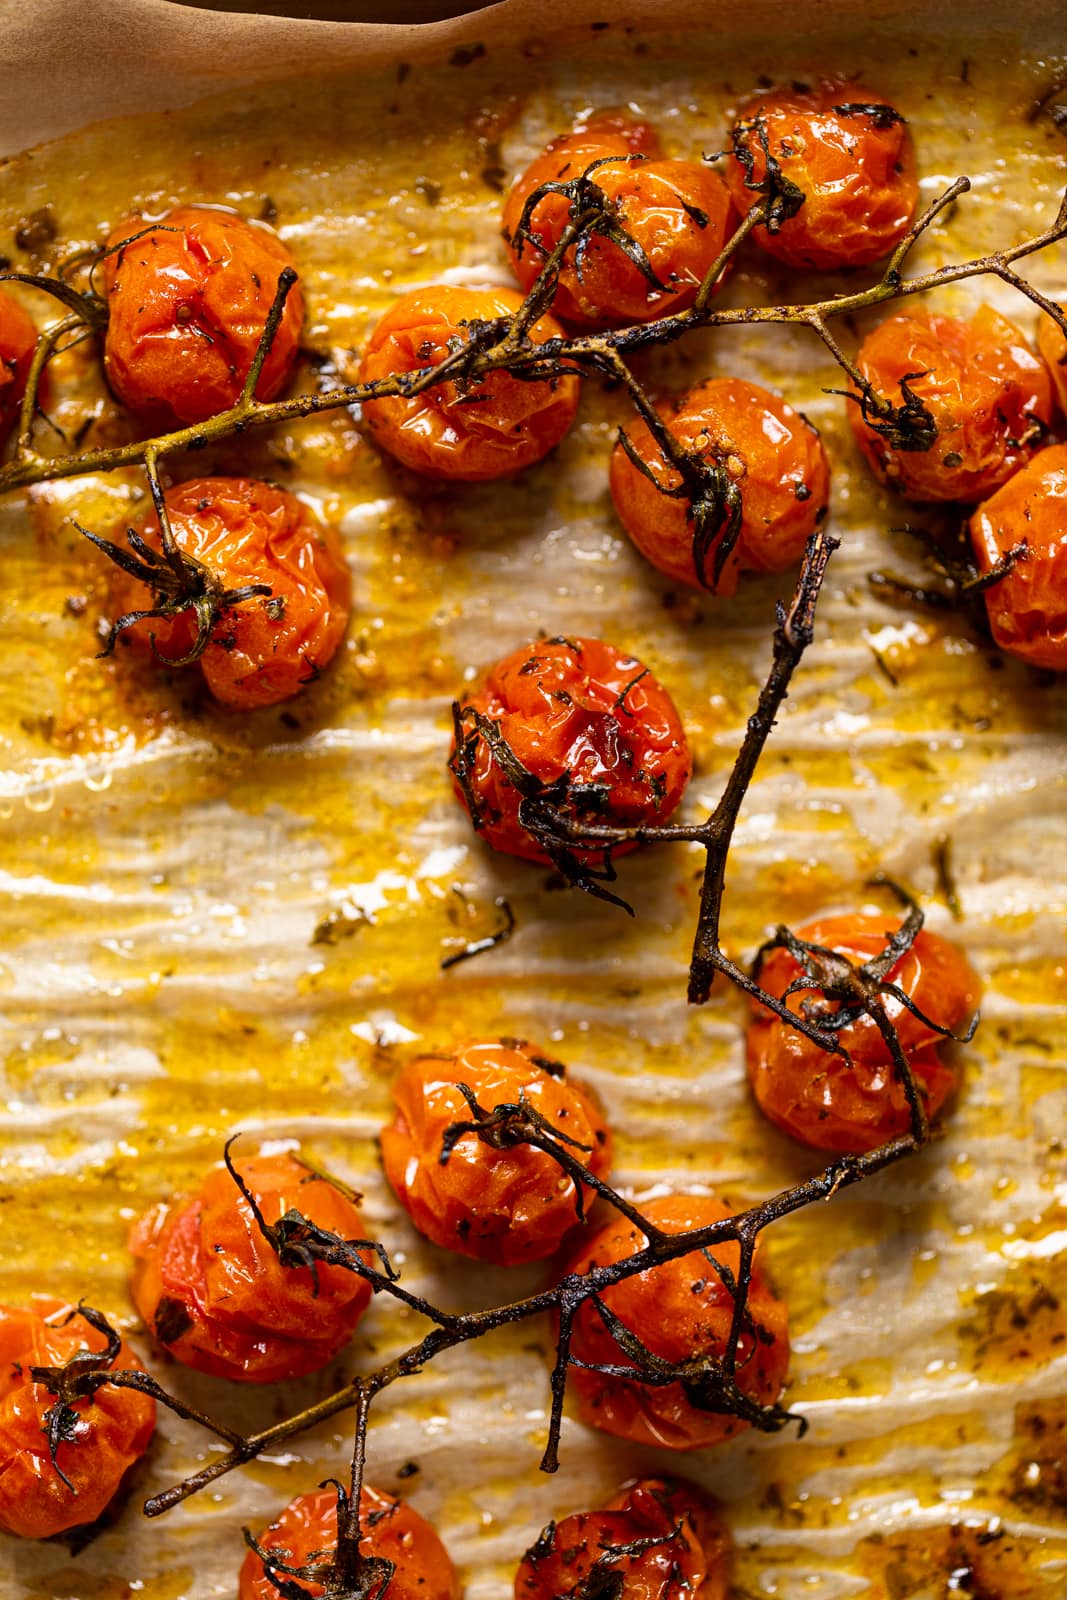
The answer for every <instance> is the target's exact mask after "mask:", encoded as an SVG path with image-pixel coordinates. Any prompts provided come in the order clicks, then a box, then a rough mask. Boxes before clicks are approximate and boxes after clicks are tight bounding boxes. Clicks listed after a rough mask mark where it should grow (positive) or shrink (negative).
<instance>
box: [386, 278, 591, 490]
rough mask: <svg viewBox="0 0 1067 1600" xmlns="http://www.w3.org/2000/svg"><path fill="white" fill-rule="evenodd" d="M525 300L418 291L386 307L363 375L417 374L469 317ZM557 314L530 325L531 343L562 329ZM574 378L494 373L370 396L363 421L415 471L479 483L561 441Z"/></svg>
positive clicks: (573, 402) (462, 330)
mask: <svg viewBox="0 0 1067 1600" xmlns="http://www.w3.org/2000/svg"><path fill="white" fill-rule="evenodd" d="M521 304H522V301H521V299H520V297H519V296H518V295H517V294H516V293H515V291H514V290H513V289H452V288H448V287H445V286H438V287H437V288H434V289H416V290H415V291H414V292H413V293H412V294H406V295H404V297H403V298H402V299H401V300H398V301H397V302H396V304H395V305H394V306H393V307H392V308H391V309H390V310H389V311H387V312H386V314H385V316H384V317H383V318H382V320H381V322H379V324H378V326H377V327H376V328H375V330H374V332H373V334H372V335H371V338H370V343H369V344H368V345H367V350H366V354H365V355H364V357H363V365H362V368H361V369H360V382H361V383H372V382H374V380H375V379H377V378H387V377H389V376H390V374H392V373H394V372H414V371H416V370H417V369H418V368H420V367H432V366H436V365H437V363H438V362H439V361H443V360H444V358H445V356H447V355H448V354H449V352H450V350H451V349H452V348H453V342H454V341H455V340H456V339H460V340H462V341H464V342H466V340H467V338H468V337H469V335H468V331H467V330H468V325H469V324H470V323H472V322H478V321H485V322H488V321H491V320H492V319H494V318H496V317H510V316H513V315H514V314H515V312H516V311H517V310H518V309H519V307H520V305H521ZM562 334H563V329H562V328H561V327H560V325H559V323H558V322H557V321H556V319H555V317H550V316H544V317H541V318H540V319H539V320H538V321H537V322H535V323H534V325H533V327H532V328H531V329H530V336H531V338H532V339H533V340H534V341H535V343H539V344H543V343H544V341H545V340H546V339H557V338H560V337H562ZM578 391H579V381H578V379H577V378H575V377H564V378H553V379H545V380H544V381H543V382H536V383H534V382H528V381H527V380H526V379H524V378H516V377H512V375H511V374H510V373H509V372H504V371H500V372H491V373H489V374H488V375H487V376H486V377H484V378H482V379H480V380H479V381H477V382H475V383H472V384H470V385H469V386H463V387H459V388H457V386H456V384H455V383H452V382H451V381H448V382H445V383H441V384H437V385H436V386H435V387H434V388H432V389H427V390H426V391H425V392H424V393H423V394H420V395H415V396H413V397H412V398H411V399H405V398H403V397H401V396H394V397H392V398H386V399H383V400H367V401H365V402H364V404H363V419H364V421H365V422H366V424H367V427H368V428H369V429H370V431H371V433H372V434H373V436H374V439H375V441H376V443H377V444H378V445H380V446H381V448H382V449H383V450H386V451H388V453H389V454H390V455H391V456H395V457H396V459H397V460H398V461H402V462H403V464H404V466H406V467H410V468H411V470H412V471H413V472H422V473H425V474H426V475H427V476H428V477H431V478H450V479H453V480H455V481H457V482H464V483H479V482H483V481H484V480H486V479H489V478H506V477H509V476H510V475H511V474H512V473H515V472H521V471H522V469H523V468H524V467H529V466H532V465H533V463H534V462H535V461H540V460H541V459H542V457H543V456H547V455H548V453H549V451H550V450H554V449H555V447H556V445H558V444H559V442H560V440H561V439H562V438H563V436H564V434H565V433H566V432H567V430H568V428H569V427H570V425H571V423H572V422H573V421H574V417H575V413H576V412H577V410H578Z"/></svg>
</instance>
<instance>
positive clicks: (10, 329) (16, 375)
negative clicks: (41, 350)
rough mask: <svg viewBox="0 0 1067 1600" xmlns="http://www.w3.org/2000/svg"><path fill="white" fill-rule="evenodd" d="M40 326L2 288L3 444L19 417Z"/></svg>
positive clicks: (0, 382)
mask: <svg viewBox="0 0 1067 1600" xmlns="http://www.w3.org/2000/svg"><path fill="white" fill-rule="evenodd" d="M36 347H37V329H36V328H35V327H34V325H33V323H32V322H31V321H30V318H29V316H28V315H27V314H26V312H25V311H23V309H22V307H21V306H20V305H19V303H18V301H17V300H14V299H12V297H11V295H9V294H7V293H6V292H5V291H4V290H3V289H0V446H2V445H3V443H4V440H5V439H6V438H7V436H8V434H9V433H10V432H11V430H12V428H13V427H14V426H15V423H16V422H17V421H18V415H19V407H20V406H21V405H22V397H23V395H24V394H25V393H26V379H27V376H28V375H29V370H30V363H31V361H32V360H33V352H34V350H35V349H36Z"/></svg>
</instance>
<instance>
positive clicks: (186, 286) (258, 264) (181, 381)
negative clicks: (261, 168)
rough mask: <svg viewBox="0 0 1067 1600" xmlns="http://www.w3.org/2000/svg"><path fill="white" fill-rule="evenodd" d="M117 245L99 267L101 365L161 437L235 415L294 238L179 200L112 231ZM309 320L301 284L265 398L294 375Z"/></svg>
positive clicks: (273, 352) (288, 309) (270, 364)
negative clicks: (159, 213) (162, 212)
mask: <svg viewBox="0 0 1067 1600" xmlns="http://www.w3.org/2000/svg"><path fill="white" fill-rule="evenodd" d="M146 229H147V230H148V231H145V230H146ZM137 234H141V235H142V237H140V238H136V237H135V235H137ZM127 239H128V240H130V243H129V244H124V243H123V241H124V240H127ZM117 246H121V248H116V247H117ZM108 249H109V250H110V251H112V252H113V253H112V254H110V255H107V256H105V258H104V260H103V263H102V265H101V277H102V280H103V287H104V293H105V296H106V298H107V307H108V324H107V331H106V333H105V335H104V369H105V371H106V373H107V379H108V382H109V384H110V385H111V388H112V391H113V392H114V394H115V396H116V398H117V399H119V400H121V402H122V404H123V405H124V406H126V407H127V409H128V410H129V411H131V412H132V413H133V414H134V416H135V417H136V418H137V419H138V421H139V422H141V423H142V424H144V426H145V427H147V428H149V429H151V430H152V431H153V432H165V431H167V430H169V429H172V428H182V427H188V426H192V425H193V424H195V423H198V422H205V421H206V420H207V419H208V417H211V416H214V415H215V413H216V412H219V411H226V410H228V409H229V408H230V407H231V406H232V405H234V404H235V403H236V401H237V399H238V397H239V396H240V393H241V388H242V386H243V384H244V381H245V379H246V378H247V376H248V373H249V370H250V368H251V365H252V358H253V356H254V355H255V353H256V349H257V347H258V345H259V341H260V338H261V336H262V334H263V329H264V326H265V324H266V321H267V314H268V312H269V311H270V308H271V304H272V302H273V300H274V296H275V293H276V291H277V288H278V278H279V275H280V274H281V272H282V271H283V270H284V268H286V267H292V266H293V265H294V263H293V259H292V257H291V256H290V254H289V251H288V250H287V249H286V247H285V245H284V244H282V242H281V240H280V239H279V238H278V236H277V235H276V234H274V233H271V232H270V231H269V229H267V228H264V227H260V226H256V225H254V224H252V223H251V222H246V221H245V219H244V218H243V217H239V216H237V215H236V213H233V212H229V211H221V210H215V209H214V208H212V207H209V206H179V207H178V208H177V210H175V211H171V212H168V214H167V215H166V216H165V217H164V218H163V219H162V220H161V222H160V223H159V224H158V225H156V226H154V227H153V226H150V225H149V224H146V223H145V222H144V221H143V220H142V219H141V218H140V217H130V218H129V219H128V220H127V221H125V222H123V223H122V224H121V225H120V226H119V227H118V228H116V229H114V231H113V232H112V234H111V237H110V238H109V240H108ZM303 320H304V297H303V294H302V293H301V289H300V285H299V283H295V284H294V285H293V287H292V289H290V291H289V296H288V299H287V300H286V302H285V310H284V312H283V314H282V319H281V322H280V324H279V326H278V331H277V333H276V334H275V336H274V342H273V344H272V345H271V348H270V350H269V352H268V354H267V358H266V360H265V361H264V363H263V371H262V373H261V374H260V378H259V382H258V383H257V385H256V399H257V400H273V399H274V398H275V397H276V396H277V395H278V394H279V393H280V391H281V390H282V388H283V387H284V386H285V384H286V382H287V381H288V379H289V377H290V375H291V373H292V371H293V368H294V367H295V365H296V361H297V357H298V355H299V345H300V329H301V325H302V323H303Z"/></svg>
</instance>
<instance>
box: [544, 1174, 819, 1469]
mask: <svg viewBox="0 0 1067 1600" xmlns="http://www.w3.org/2000/svg"><path fill="white" fill-rule="evenodd" d="M641 1209H642V1215H643V1216H645V1217H647V1219H648V1221H649V1222H651V1223H653V1224H654V1225H655V1226H658V1227H659V1228H661V1229H662V1230H663V1231H664V1232H665V1233H685V1232H688V1231H689V1230H690V1229H692V1228H702V1227H705V1226H707V1225H708V1224H709V1223H712V1222H718V1221H720V1220H721V1219H722V1218H724V1217H728V1216H730V1215H731V1212H730V1209H729V1207H728V1206H725V1205H723V1203H722V1201H721V1200H716V1199H713V1198H711V1197H709V1196H706V1195H670V1196H667V1197H666V1198H664V1199H660V1200H651V1201H649V1202H648V1203H647V1204H646V1205H644V1206H642V1208H641ZM645 1243H646V1239H645V1235H644V1234H643V1233H642V1232H641V1231H640V1229H638V1228H636V1227H635V1226H634V1224H633V1223H632V1222H628V1221H627V1220H626V1218H624V1217H619V1218H617V1219H616V1221H614V1222H611V1223H608V1224H607V1226H606V1227H604V1228H602V1229H601V1230H600V1232H599V1233H597V1234H596V1235H595V1236H594V1238H593V1239H591V1240H590V1241H589V1242H588V1243H587V1244H585V1245H583V1246H582V1248H581V1250H580V1251H579V1252H578V1254H577V1255H576V1256H575V1257H574V1258H573V1259H572V1260H571V1261H570V1262H569V1264H568V1268H567V1270H568V1271H569V1272H575V1273H584V1272H588V1270H589V1269H590V1267H594V1266H604V1265H607V1264H609V1263H611V1262H615V1261H621V1260H624V1259H625V1258H626V1257H627V1256H631V1255H634V1254H635V1253H636V1252H637V1251H638V1250H640V1249H642V1248H643V1247H644V1245H645ZM713 1254H714V1255H715V1257H716V1259H717V1260H718V1261H720V1262H722V1263H723V1265H724V1266H725V1267H726V1268H727V1269H728V1270H729V1272H731V1273H733V1274H735V1275H736V1272H737V1268H738V1250H737V1246H736V1245H735V1244H731V1243H726V1244H721V1245H719V1244H717V1245H715V1246H714V1249H713ZM757 1259H758V1256H757ZM601 1293H602V1298H603V1300H604V1301H605V1302H606V1304H607V1305H608V1307H609V1309H610V1310H611V1311H613V1312H614V1313H615V1315H616V1316H617V1317H618V1318H619V1320H620V1321H621V1322H622V1323H624V1324H625V1326H626V1327H628V1328H629V1329H630V1330H631V1331H632V1332H634V1333H636V1334H638V1335H639V1337H640V1338H641V1339H642V1340H643V1341H644V1343H645V1344H646V1345H647V1346H648V1348H649V1349H650V1350H651V1351H652V1352H653V1354H655V1355H658V1356H661V1357H662V1358H663V1359H664V1360H666V1361H674V1362H677V1361H687V1360H690V1359H692V1358H693V1357H694V1356H698V1355H702V1356H711V1357H718V1356H721V1355H722V1354H723V1352H724V1350H725V1348H726V1341H727V1338H728V1337H729V1331H730V1322H731V1318H732V1315H733V1296H732V1294H731V1293H730V1291H729V1290H728V1289H727V1288H726V1287H725V1285H724V1284H723V1283H722V1281H721V1280H720V1278H719V1276H718V1274H717V1273H716V1272H715V1270H714V1268H713V1267H711V1266H710V1265H709V1263H708V1260H707V1257H706V1256H705V1255H703V1254H702V1253H701V1251H699V1250H694V1251H692V1252H691V1253H690V1254H688V1255H685V1256H680V1257H678V1258H677V1259H676V1260H674V1261H667V1262H663V1263H662V1264H661V1265H660V1266H657V1267H650V1268H648V1269H647V1270H646V1271H645V1272H639V1273H635V1274H634V1276H633V1277H631V1278H625V1279H624V1280H623V1281H622V1282H621V1283H617V1284H613V1285H612V1286H610V1287H609V1288H607V1289H604V1290H602V1292H601ZM748 1309H749V1312H750V1314H751V1318H752V1322H751V1324H750V1325H749V1327H747V1328H746V1330H745V1331H744V1332H743V1333H742V1336H741V1342H740V1345H739V1347H738V1362H737V1382H738V1385H739V1387H740V1388H741V1389H742V1391H743V1392H744V1393H745V1394H747V1395H749V1396H750V1397H751V1398H752V1399H755V1400H758V1401H759V1402H760V1403H761V1404H772V1403H773V1402H774V1401H776V1400H777V1399H778V1396H779V1395H780V1394H781V1392H782V1388H783V1386H784V1384H785V1376H786V1370H787V1368H788V1365H789V1335H788V1331H787V1324H786V1311H785V1307H784V1305H783V1304H782V1302H781V1301H780V1300H779V1299H778V1298H777V1296H776V1295H775V1294H774V1292H773V1291H772V1290H771V1288H770V1286H769V1285H768V1283H767V1280H766V1278H765V1277H764V1275H763V1273H762V1271H761V1270H760V1269H759V1267H758V1265H757V1267H756V1268H755V1269H754V1271H753V1274H752V1287H751V1290H750V1293H749V1297H748ZM754 1328H755V1329H758V1330H759V1337H755V1336H754V1334H753V1329H754ZM571 1350H572V1352H573V1354H574V1355H576V1356H577V1357H578V1358H579V1359H580V1360H582V1361H589V1362H598V1363H605V1362H610V1363H612V1364H615V1365H623V1366H625V1365H626V1364H627V1360H628V1358H627V1357H626V1355H625V1354H624V1353H623V1351H622V1350H621V1349H620V1348H619V1346H618V1345H617V1344H616V1343H615V1341H614V1340H613V1339H612V1337H611V1335H610V1333H609V1332H608V1330H607V1328H606V1326H605V1324H604V1322H603V1320H602V1319H601V1317H600V1315H599V1313H598V1312H597V1311H596V1309H595V1307H594V1306H592V1305H591V1304H590V1303H589V1302H588V1301H587V1302H586V1303H585V1304H583V1306H582V1307H581V1309H580V1310H579V1312H578V1315H577V1317H576V1318H575V1323H574V1336H573V1339H572V1342H571ZM568 1388H569V1390H570V1392H571V1394H572V1395H573V1397H574V1399H575V1400H576V1402H577V1411H578V1415H579V1417H580V1418H581V1420H582V1421H583V1422H585V1423H588V1424H589V1425H590V1427H594V1428H601V1429H602V1430H603V1431H604V1432H605V1433H611V1434H615V1435H616V1436H617V1437H618V1438H621V1439H632V1440H633V1441H634V1442H635V1443H637V1444H651V1445H662V1446H664V1447H666V1448H667V1449H668V1450H698V1449H703V1448H704V1447H705V1446H707V1445H714V1444H720V1443H722V1442H723V1441H724V1440H726V1439H732V1438H734V1436H735V1435H736V1434H739V1433H741V1432H743V1431H744V1429H745V1428H747V1427H748V1426H749V1424H748V1423H747V1422H745V1421H743V1420H742V1419H741V1418H740V1417H733V1416H725V1415H720V1414H719V1413H717V1412H711V1411H704V1410H702V1409H700V1408H699V1407H698V1406H695V1405H693V1404H692V1402H691V1401H690V1400H689V1399H688V1398H687V1397H686V1394H685V1391H684V1390H683V1388H682V1385H681V1384H680V1383H671V1384H666V1385H664V1386H662V1387H659V1388H651V1387H648V1386H644V1385H641V1384H639V1383H631V1382H629V1381H628V1380H627V1379H625V1378H618V1377H611V1376H608V1375H606V1374H604V1373H599V1372H587V1371H583V1370H582V1368H580V1367H576V1368H575V1369H574V1370H573V1371H572V1373H571V1376H570V1380H569V1384H568Z"/></svg>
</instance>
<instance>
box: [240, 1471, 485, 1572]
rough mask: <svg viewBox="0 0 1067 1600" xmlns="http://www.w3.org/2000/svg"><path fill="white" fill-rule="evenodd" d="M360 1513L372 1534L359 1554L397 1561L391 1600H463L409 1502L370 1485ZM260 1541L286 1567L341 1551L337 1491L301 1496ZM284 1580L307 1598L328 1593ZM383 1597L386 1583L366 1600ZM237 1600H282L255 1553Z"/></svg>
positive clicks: (436, 1542) (445, 1558) (445, 1559)
mask: <svg viewBox="0 0 1067 1600" xmlns="http://www.w3.org/2000/svg"><path fill="white" fill-rule="evenodd" d="M359 1512H360V1526H361V1527H363V1528H366V1530H367V1532H366V1533H365V1535H364V1537H363V1538H362V1539H361V1540H360V1544H359V1548H360V1553H361V1554H362V1555H365V1556H369V1557H371V1558H372V1559H373V1558H376V1559H378V1560H384V1561H389V1562H392V1563H393V1565H394V1567H395V1571H394V1573H393V1576H392V1578H391V1579H390V1581H389V1587H388V1600H459V1596H460V1585H459V1579H458V1577H457V1576H456V1571H455V1568H454V1567H453V1565H452V1562H451V1560H450V1559H449V1555H448V1551H447V1550H446V1549H445V1547H444V1545H443V1544H442V1543H441V1541H440V1539H439V1538H438V1537H437V1534H436V1533H435V1532H434V1530H433V1528H432V1527H431V1526H430V1524H429V1523H428V1522H427V1521H426V1519H425V1517H420V1516H419V1513H418V1512H417V1511H413V1510H412V1508H411V1507H410V1506H409V1505H408V1504H407V1502H406V1501H404V1500H397V1499H396V1498H395V1497H394V1496H393V1495H391V1494H383V1493H382V1492H381V1491H380V1490H378V1489H372V1488H371V1487H370V1486H369V1485H364V1488H363V1493H362V1494H361V1496H360V1502H359ZM257 1542H258V1543H259V1544H260V1545H261V1546H262V1547H263V1549H264V1550H277V1551H278V1552H279V1555H280V1558H281V1560H283V1561H284V1562H285V1564H286V1566H287V1567H300V1566H304V1565H306V1564H307V1563H309V1562H311V1561H314V1560H316V1559H321V1553H322V1552H323V1551H331V1550H334V1549H336V1547H337V1493H336V1491H335V1490H334V1489H330V1488H327V1489H316V1490H314V1491H313V1492H312V1493H311V1494H300V1495H297V1497H296V1499H295V1500H292V1501H290V1503H289V1505H287V1506H286V1508H285V1510H284V1511H283V1512H282V1514H281V1516H280V1517H277V1518H276V1519H275V1521H274V1522H272V1523H271V1525H270V1527H269V1528H264V1530H263V1532H262V1533H261V1534H260V1535H259V1538H258V1541H257ZM283 1551H285V1552H288V1553H287V1554H282V1552H283ZM279 1578H281V1579H283V1580H284V1581H285V1582H288V1583H293V1584H295V1585H296V1586H297V1589H298V1592H303V1593H306V1594H307V1595H308V1596H318V1595H322V1594H324V1593H325V1590H324V1588H323V1586H322V1584H320V1583H315V1582H314V1581H312V1580H311V1579H300V1578H290V1577H289V1576H288V1574H285V1573H279ZM384 1592H385V1585H384V1581H383V1582H381V1583H378V1584H372V1586H371V1588H370V1589H369V1591H368V1593H367V1596H366V1600H381V1597H382V1595H383V1593H384ZM237 1600H278V1589H277V1586H276V1584H274V1583H272V1582H271V1580H270V1578H269V1577H268V1576H267V1572H266V1569H265V1568H264V1564H263V1562H262V1560H261V1559H260V1557H259V1556H257V1555H256V1553H255V1551H254V1550H249V1552H248V1554H247V1555H246V1556H245V1559H244V1564H243V1565H242V1567H241V1576H240V1580H239V1585H238V1596H237Z"/></svg>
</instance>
